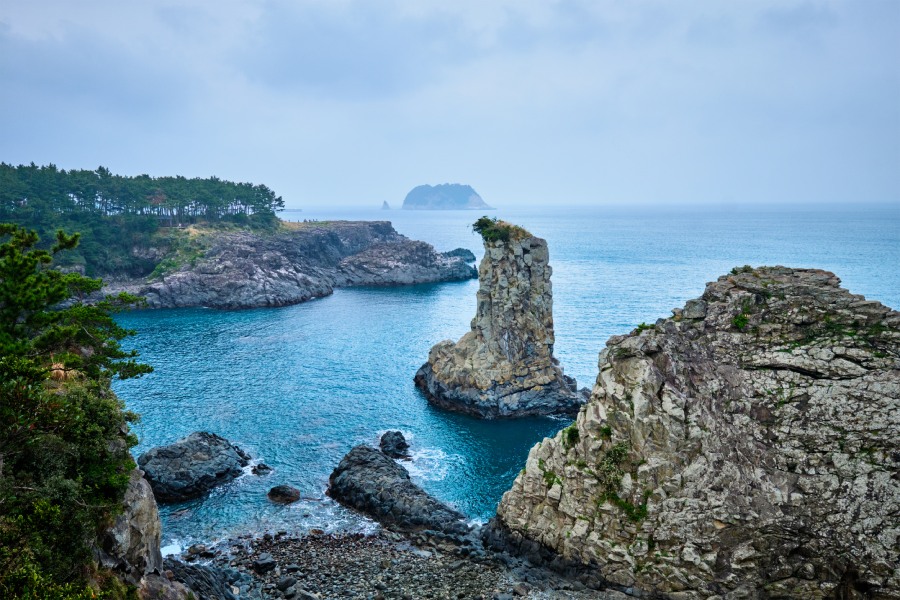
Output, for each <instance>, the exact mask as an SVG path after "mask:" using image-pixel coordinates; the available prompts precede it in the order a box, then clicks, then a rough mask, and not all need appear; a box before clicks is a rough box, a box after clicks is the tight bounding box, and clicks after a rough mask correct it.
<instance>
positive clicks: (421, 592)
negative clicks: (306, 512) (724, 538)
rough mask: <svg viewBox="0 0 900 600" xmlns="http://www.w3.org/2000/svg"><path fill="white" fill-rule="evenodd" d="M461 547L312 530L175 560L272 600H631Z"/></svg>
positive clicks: (385, 534) (223, 545) (442, 541)
mask: <svg viewBox="0 0 900 600" xmlns="http://www.w3.org/2000/svg"><path fill="white" fill-rule="evenodd" d="M459 541H460V540H451V539H448V538H446V537H444V538H441V537H438V536H431V535H428V533H418V534H411V535H404V534H400V533H396V532H392V531H388V530H386V529H383V528H379V529H378V530H377V531H376V532H374V533H370V534H362V533H344V534H326V533H324V532H322V531H321V530H316V529H313V530H310V532H309V533H307V534H306V535H300V536H296V535H288V534H287V533H286V532H278V533H275V534H272V533H265V534H263V535H260V536H256V537H252V536H242V537H239V538H234V539H228V540H224V541H222V542H220V543H219V544H217V545H216V546H215V547H214V548H212V549H205V548H204V549H203V550H200V549H199V548H197V547H192V548H194V554H190V550H188V551H185V552H184V553H183V554H182V556H181V557H180V558H181V560H184V561H185V562H186V563H187V564H208V565H211V566H213V567H215V568H218V569H235V570H237V571H238V572H239V573H241V574H242V575H245V576H248V577H249V578H250V579H249V581H248V580H246V579H245V580H244V581H248V583H245V584H244V586H243V588H241V587H239V586H235V587H237V588H238V594H236V595H239V597H245V596H246V595H248V594H250V595H252V594H253V593H256V592H261V593H262V595H263V597H269V598H288V599H311V598H319V599H321V600H325V599H331V598H335V599H336V598H348V599H369V598H372V599H382V598H407V599H415V600H418V599H420V598H435V599H445V598H446V599H450V598H473V599H474V598H482V599H484V600H493V599H496V600H511V599H512V598H534V599H539V598H540V599H572V600H582V599H583V600H587V599H595V600H625V599H626V598H628V596H627V595H626V594H625V593H623V592H620V591H615V590H602V591H601V590H597V589H591V588H589V587H587V586H585V584H584V583H582V582H581V581H579V580H578V579H569V578H567V577H565V576H562V575H560V574H558V573H555V572H553V571H550V570H549V569H547V568H544V567H535V566H532V565H529V564H528V563H527V562H526V561H524V560H522V559H519V558H515V557H513V556H510V555H508V554H504V553H496V552H492V551H490V550H486V549H484V548H483V546H482V545H481V543H480V540H477V539H476V540H475V541H474V542H469V543H463V544H460V543H458V542H459ZM264 554H268V555H270V556H271V557H272V559H274V561H275V563H276V565H277V566H275V567H274V568H272V569H271V570H270V571H268V572H266V573H264V574H260V573H259V572H257V570H255V569H254V567H253V563H254V561H256V560H258V559H259V558H260V557H261V556H263V555H264ZM210 555H211V556H210ZM170 560H171V559H167V562H169V561H170ZM169 564H171V562H169ZM249 582H252V583H249ZM231 591H232V592H233V593H234V591H235V590H233V589H232V590H231Z"/></svg>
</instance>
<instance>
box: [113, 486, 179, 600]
mask: <svg viewBox="0 0 900 600" xmlns="http://www.w3.org/2000/svg"><path fill="white" fill-rule="evenodd" d="M161 537H162V523H160V520H159V510H158V508H157V506H156V500H155V499H154V497H153V492H152V490H151V489H150V484H149V483H148V482H147V480H146V479H144V477H143V472H142V471H140V470H139V469H134V470H133V471H132V472H131V476H130V478H129V481H128V489H127V490H126V491H125V497H124V498H123V500H122V512H121V513H120V514H119V515H118V516H117V517H116V520H115V522H113V524H112V526H111V527H110V528H109V529H107V530H106V531H105V532H104V533H103V534H102V535H101V536H100V539H99V543H98V547H97V549H96V556H97V559H98V562H99V564H100V566H102V567H105V568H107V569H112V570H113V572H114V573H116V575H117V576H118V577H119V578H120V579H122V580H123V581H124V582H126V583H128V584H130V585H132V586H135V587H136V588H137V589H138V597H140V598H142V599H148V600H149V599H151V598H152V599H155V600H159V599H164V600H186V599H187V598H189V593H190V590H189V589H188V588H187V587H185V586H184V585H183V584H181V583H179V582H177V581H173V580H170V579H169V578H168V577H166V576H165V575H164V574H163V558H162V553H161V552H160V549H159V543H160V539H161Z"/></svg>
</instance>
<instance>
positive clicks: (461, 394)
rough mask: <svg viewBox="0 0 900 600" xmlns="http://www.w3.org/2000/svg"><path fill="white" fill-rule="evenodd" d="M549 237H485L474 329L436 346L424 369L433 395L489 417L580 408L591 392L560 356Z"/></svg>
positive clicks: (421, 377) (420, 379)
mask: <svg viewBox="0 0 900 600" xmlns="http://www.w3.org/2000/svg"><path fill="white" fill-rule="evenodd" d="M548 260H549V254H548V251H547V242H546V241H544V240H542V239H540V238H536V237H532V236H531V235H527V236H525V237H523V238H521V239H510V240H508V241H501V240H498V241H492V242H487V241H486V242H485V256H484V259H483V260H482V261H481V266H480V268H479V273H478V275H479V283H480V285H479V289H478V308H477V313H476V315H475V318H474V319H473V320H472V330H471V331H470V332H468V333H467V334H465V335H464V336H463V337H462V339H460V340H459V342H457V343H456V344H454V343H453V342H452V341H450V340H446V341H443V342H440V343H439V344H437V345H435V346H434V347H433V348H432V349H431V351H430V352H429V354H428V362H427V363H426V364H425V365H423V366H422V368H421V369H419V371H418V373H416V377H415V381H416V384H417V385H418V386H419V387H421V388H422V389H423V390H424V391H425V393H426V395H427V396H428V399H429V400H430V401H431V402H433V403H435V404H437V405H439V406H442V407H445V408H449V409H451V410H458V411H461V412H467V413H470V414H474V415H477V416H481V417H488V418H493V417H511V416H523V415H530V414H549V413H556V412H572V413H574V411H575V410H577V408H578V406H579V405H580V403H581V402H583V401H584V398H583V397H582V396H581V395H580V394H579V393H578V392H577V391H576V389H575V381H574V380H573V379H571V378H567V377H565V376H564V375H563V373H562V369H560V367H559V365H558V363H557V361H556V360H555V359H554V358H553V342H554V338H553V296H552V292H551V285H550V274H551V268H550V266H549V264H548Z"/></svg>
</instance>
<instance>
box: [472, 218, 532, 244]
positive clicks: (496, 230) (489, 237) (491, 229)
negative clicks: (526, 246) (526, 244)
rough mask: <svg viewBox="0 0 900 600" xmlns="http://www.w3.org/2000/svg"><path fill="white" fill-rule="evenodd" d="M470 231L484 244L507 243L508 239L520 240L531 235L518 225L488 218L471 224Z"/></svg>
mask: <svg viewBox="0 0 900 600" xmlns="http://www.w3.org/2000/svg"><path fill="white" fill-rule="evenodd" d="M472 231H474V232H475V233H477V234H480V235H481V238H482V239H483V240H484V241H486V242H496V241H503V242H508V241H509V240H510V239H521V238H524V237H527V236H529V235H531V234H530V233H528V232H527V231H525V230H524V229H522V228H521V227H519V226H518V225H513V224H511V223H507V222H506V221H501V220H500V219H497V218H496V217H495V218H493V219H492V218H491V217H488V216H484V217H481V218H480V219H478V220H477V221H475V222H474V223H473V224H472Z"/></svg>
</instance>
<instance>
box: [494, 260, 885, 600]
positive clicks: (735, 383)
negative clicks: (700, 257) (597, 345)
mask: <svg viewBox="0 0 900 600" xmlns="http://www.w3.org/2000/svg"><path fill="white" fill-rule="evenodd" d="M839 283H840V281H839V280H838V278H837V277H835V276H834V275H833V274H831V273H828V272H825V271H818V270H807V269H789V268H784V267H761V268H757V269H753V268H749V267H744V268H740V269H735V270H734V271H733V272H732V274H730V275H726V276H723V277H721V278H719V280H718V281H716V282H713V283H710V284H709V285H708V286H707V288H706V291H705V292H704V294H703V296H702V298H699V299H697V300H692V301H689V302H688V303H687V304H686V306H685V307H684V309H676V310H675V311H673V312H674V313H675V314H674V316H673V317H671V318H668V319H661V320H659V321H657V323H656V324H655V325H653V326H649V327H640V328H638V329H637V330H635V331H634V332H632V333H631V334H630V335H626V336H615V337H613V338H611V339H610V340H609V341H608V342H607V347H606V348H605V349H604V350H603V351H602V352H601V353H600V360H599V368H600V372H599V375H598V378H597V382H596V385H595V387H594V390H593V394H592V396H591V400H590V402H589V403H588V404H587V405H585V406H584V407H583V408H582V409H581V411H580V413H579V414H578V417H577V420H576V422H575V423H574V424H573V426H572V428H571V431H570V430H569V429H566V430H563V431H562V432H560V433H559V434H558V435H557V436H556V437H555V438H553V439H550V440H544V441H543V442H542V443H541V444H538V445H537V446H535V447H534V448H532V450H531V452H530V454H529V457H528V460H527V464H526V466H525V469H524V470H523V472H522V474H520V475H519V477H518V478H517V479H516V481H515V483H514V484H513V487H512V489H511V490H510V491H508V492H507V493H506V494H505V495H504V497H503V499H502V501H501V503H500V505H499V507H498V511H497V518H496V519H495V520H494V521H493V522H492V524H491V527H489V528H488V529H489V533H488V537H489V539H491V541H492V542H493V543H494V544H495V545H505V546H506V547H508V548H512V549H517V550H520V551H528V552H531V553H532V554H535V555H537V554H543V556H544V559H549V558H550V557H556V558H558V559H560V560H563V561H569V562H570V563H577V564H580V565H582V566H583V567H584V569H585V570H587V571H588V572H591V573H593V574H594V575H596V578H597V580H598V581H602V582H603V584H605V585H613V586H618V587H619V588H620V589H624V588H631V589H636V590H643V591H644V592H646V593H649V594H665V595H666V597H677V598H709V597H723V598H732V597H734V598H738V597H740V598H769V597H772V598H775V597H792V598H794V597H796V598H833V597H840V598H863V597H865V598H870V597H871V598H900V569H898V562H897V556H898V549H900V546H898V540H900V518H898V515H900V478H898V475H897V474H898V470H900V313H898V312H896V311H894V310H891V309H889V308H887V307H885V306H883V305H881V304H880V303H878V302H874V301H867V300H866V299H865V298H863V297H862V296H858V295H853V294H850V293H849V292H848V291H847V290H845V289H842V288H841V287H839Z"/></svg>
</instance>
